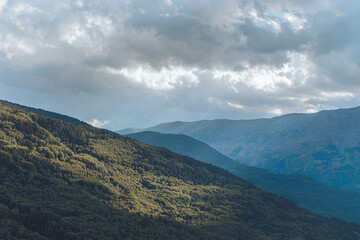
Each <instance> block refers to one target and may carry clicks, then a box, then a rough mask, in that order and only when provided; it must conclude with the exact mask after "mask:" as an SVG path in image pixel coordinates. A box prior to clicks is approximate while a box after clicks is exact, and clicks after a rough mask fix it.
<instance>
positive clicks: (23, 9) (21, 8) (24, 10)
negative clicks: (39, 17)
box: [12, 3, 41, 16]
mask: <svg viewBox="0 0 360 240" xmlns="http://www.w3.org/2000/svg"><path fill="white" fill-rule="evenodd" d="M12 12H13V13H14V15H15V16H18V15H21V14H34V13H40V12H41V10H40V9H38V8H36V7H34V6H32V5H30V4H28V3H19V4H17V5H15V6H14V7H13V8H12Z"/></svg>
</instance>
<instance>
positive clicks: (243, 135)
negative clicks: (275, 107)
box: [146, 107, 360, 191]
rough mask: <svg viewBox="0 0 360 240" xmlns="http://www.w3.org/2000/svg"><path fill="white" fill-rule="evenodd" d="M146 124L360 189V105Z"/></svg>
mask: <svg viewBox="0 0 360 240" xmlns="http://www.w3.org/2000/svg"><path fill="white" fill-rule="evenodd" d="M146 130H147V131H155V132H162V133H174V134H185V135H188V136H191V137H193V138H195V139H197V140H200V141H202V142H205V143H207V144H209V145H210V146H211V147H213V148H215V149H216V150H218V151H220V152H221V153H223V154H224V155H226V156H228V157H230V158H232V159H234V160H236V161H239V162H241V163H244V164H246V165H250V166H256V167H261V168H266V169H268V170H270V171H273V172H275V173H281V174H292V173H302V174H305V175H307V176H309V177H311V178H313V179H315V180H318V181H320V182H323V183H327V184H330V185H333V186H337V187H341V188H345V189H348V190H356V191H360V141H359V139H360V107H357V108H352V109H339V110H332V111H322V112H318V113H314V114H289V115H285V116H281V117H275V118H271V119H257V120H212V121H198V122H188V123H187V122H173V123H164V124H160V125H158V126H155V127H151V128H148V129H146Z"/></svg>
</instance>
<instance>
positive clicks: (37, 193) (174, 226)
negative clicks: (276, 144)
mask: <svg viewBox="0 0 360 240" xmlns="http://www.w3.org/2000/svg"><path fill="white" fill-rule="evenodd" d="M0 129H1V130H0V238H3V239H326V240H328V239H347V240H348V239H359V238H360V226H359V225H356V224H349V223H345V222H343V221H340V220H335V219H327V218H324V217H320V216H317V215H314V214H312V213H310V212H308V211H306V210H303V209H301V208H298V207H296V206H295V204H293V203H292V202H291V201H288V200H285V199H281V198H278V197H276V196H274V195H271V194H268V193H265V192H263V191H261V190H260V189H258V188H256V187H254V186H253V185H251V184H250V183H248V182H246V181H244V180H242V179H240V178H238V177H235V176H233V175H232V174H230V173H228V172H226V171H225V170H222V169H220V168H217V167H214V166H211V165H209V164H205V163H202V162H199V161H196V160H194V159H192V158H189V157H184V156H181V155H178V154H175V153H172V152H170V151H168V150H166V149H163V148H159V147H153V146H149V145H146V144H143V143H140V142H137V141H135V140H132V139H130V138H126V137H122V136H119V135H117V134H115V133H112V132H109V131H105V130H100V129H96V128H93V127H90V126H86V125H85V126H81V125H73V124H71V123H67V122H64V121H60V120H55V119H51V118H47V117H44V116H40V115H37V114H33V113H28V112H25V111H23V110H21V109H20V108H18V107H16V106H13V105H11V104H8V103H4V102H0Z"/></svg>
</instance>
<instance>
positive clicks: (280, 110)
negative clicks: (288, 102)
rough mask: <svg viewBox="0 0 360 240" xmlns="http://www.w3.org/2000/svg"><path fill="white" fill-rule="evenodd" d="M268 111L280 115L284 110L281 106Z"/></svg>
mask: <svg viewBox="0 0 360 240" xmlns="http://www.w3.org/2000/svg"><path fill="white" fill-rule="evenodd" d="M269 113H271V114H274V115H282V114H284V111H283V110H282V109H281V108H274V109H270V110H269Z"/></svg>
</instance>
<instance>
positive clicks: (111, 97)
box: [0, 0, 360, 130]
mask: <svg viewBox="0 0 360 240" xmlns="http://www.w3.org/2000/svg"><path fill="white" fill-rule="evenodd" d="M359 12H360V2H358V1H350V0H348V1H345V0H344V1H336V0H334V1H326V0H319V1H316V0H312V1H310V0H309V1H308V0H302V1H300V0H292V1H291V0H290V1H281V0H270V1H255V0H254V1H245V0H223V1H217V0H197V1H188V0H183V1H180V0H158V1H146V0H127V1H115V0H112V1H111V0H107V1H106V0H105V1H93V0H88V1H82V0H77V1H73V0H72V1H70V0H63V1H49V0H33V1H21V0H19V1H17V0H11V1H10V0H8V1H7V0H0V97H1V98H2V99H5V100H9V101H13V102H17V103H21V104H25V105H30V106H34V107H40V108H45V109H48V110H52V111H56V112H61V113H64V114H68V115H71V116H75V117H77V118H80V119H81V120H84V121H89V122H90V123H92V124H93V125H96V126H102V127H105V128H109V129H113V130H117V129H121V128H125V127H134V126H136V127H147V126H151V125H154V124H157V123H161V122H165V121H174V120H185V121H193V120H200V119H214V118H231V119H243V118H256V117H269V116H275V115H280V114H285V113H290V112H315V111H318V110H322V109H333V108H339V107H353V106H357V105H360V97H359V91H360V68H359V64H360V45H359V43H360V27H359V22H360V14H358V13H359Z"/></svg>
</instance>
